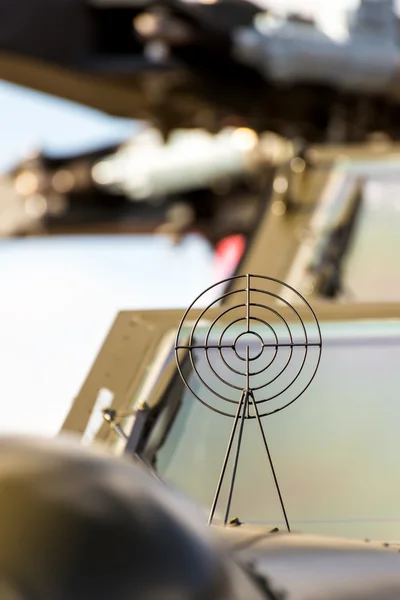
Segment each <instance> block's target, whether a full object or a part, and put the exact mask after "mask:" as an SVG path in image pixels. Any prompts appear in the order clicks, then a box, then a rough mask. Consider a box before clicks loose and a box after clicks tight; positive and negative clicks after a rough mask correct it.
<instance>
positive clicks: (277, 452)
mask: <svg viewBox="0 0 400 600" xmlns="http://www.w3.org/2000/svg"><path fill="white" fill-rule="evenodd" d="M321 329H322V335H323V352H322V358H321V363H320V368H319V371H318V373H317V375H316V377H315V379H314V381H313V383H312V385H311V386H310V388H308V390H307V391H306V392H305V393H304V395H303V396H302V397H301V398H299V399H298V400H297V401H296V402H295V403H294V404H292V405H291V406H289V407H288V408H286V409H285V410H283V411H281V412H278V413H276V414H273V415H271V416H269V417H266V418H265V419H263V424H264V429H265V432H266V436H267V439H268V442H269V445H270V450H271V453H272V457H273V460H274V462H275V466H276V471H277V474H278V478H279V480H280V485H281V488H282V493H283V497H284V501H285V504H286V508H287V512H288V516H289V519H290V521H291V524H292V528H293V529H301V530H305V531H310V532H320V533H326V534H337V535H345V536H352V537H360V536H363V537H365V536H368V537H371V538H376V539H386V540H388V539H391V540H393V539H400V498H399V497H398V495H399V494H398V492H399V490H400V475H399V471H400V470H399V467H400V455H399V452H398V430H399V423H400V400H399V398H398V388H399V380H400V368H399V359H400V321H396V322H389V321H387V322H358V323H342V324H340V323H339V324H338V323H335V324H327V323H325V324H322V326H321ZM211 359H212V358H211ZM205 360H206V359H205V358H204V355H203V357H200V358H199V359H198V362H197V361H196V365H198V369H199V370H200V371H201V369H202V368H203V367H204V364H203V365H202V361H203V363H205ZM282 360H285V358H284V357H282ZM276 366H277V368H278V367H279V363H278V364H277V365H276ZM294 366H295V367H296V364H295V365H294ZM206 372H207V370H206V369H205V368H204V373H203V372H202V374H205V373H206ZM204 377H205V378H206V377H207V376H206V375H204ZM238 377H239V376H238ZM233 380H234V378H233ZM206 381H207V378H206ZM238 381H239V380H238ZM190 382H191V385H192V386H193V389H195V390H198V389H199V388H198V387H196V386H198V382H197V379H196V378H194V376H193V375H192V377H191V381H190ZM222 386H223V384H222V383H221V387H220V388H219V391H221V390H222V389H223V387H222ZM238 387H239V386H238ZM236 392H237V393H238V394H239V396H237V395H236V396H235V395H233V397H236V398H238V397H239V398H240V390H236ZM207 393H208V394H209V392H207ZM208 398H209V400H210V403H213V404H214V405H217V406H218V402H221V403H222V400H220V401H215V400H214V399H213V398H212V397H211V396H210V395H209V396H208ZM182 400H183V402H182V407H181V409H180V411H179V413H178V416H177V418H176V419H175V421H174V424H173V426H172V428H171V429H170V432H169V435H168V437H167V439H166V441H165V443H164V445H163V446H162V448H161V449H160V450H159V452H158V455H157V468H158V471H159V472H160V474H161V475H162V476H163V477H164V478H165V479H166V480H167V481H170V482H171V483H173V484H174V485H176V486H177V487H178V488H180V489H181V490H183V491H184V492H185V493H187V494H188V495H189V496H191V497H192V498H193V499H194V500H196V501H197V502H199V503H200V504H201V505H203V506H204V507H205V508H209V507H210V505H211V503H212V499H213V495H214V492H215V488H216V484H217V480H218V476H219V472H220V469H221V465H222V461H223V457H224V453H225V450H226V446H227V441H228V438H229V434H230V429H231V427H232V421H233V419H230V418H227V417H224V416H221V415H220V414H218V413H216V412H212V411H211V410H209V409H208V408H206V407H205V406H203V405H202V404H201V403H200V402H198V401H197V400H196V399H195V398H194V397H193V394H191V393H190V392H189V391H186V390H185V392H184V393H183V397H182ZM220 406H222V404H220ZM224 492H225V493H226V486H225V490H224ZM224 497H226V495H225V496H224V493H223V494H222V498H223V499H224ZM224 504H225V503H224V502H222V504H220V507H219V509H218V510H217V513H216V517H217V518H223V508H224ZM231 516H232V517H234V516H238V517H239V518H240V519H241V520H243V521H247V522H249V521H250V522H263V523H268V524H271V525H278V526H281V527H284V523H283V519H282V514H281V511H280V507H279V504H278V499H277V496H276V493H275V490H274V487H273V482H272V478H271V473H270V471H269V467H268V462H267V457H266V455H265V451H264V450H263V445H262V441H261V437H260V435H259V431H258V429H257V424H256V422H255V421H249V422H247V423H246V427H245V435H244V440H243V446H242V453H241V457H240V461H239V470H238V477H237V484H236V491H235V494H234V498H233V503H232V510H231Z"/></svg>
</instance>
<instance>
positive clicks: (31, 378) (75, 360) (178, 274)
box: [0, 236, 213, 435]
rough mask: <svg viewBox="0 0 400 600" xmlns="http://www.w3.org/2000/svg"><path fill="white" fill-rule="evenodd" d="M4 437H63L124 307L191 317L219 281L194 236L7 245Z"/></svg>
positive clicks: (0, 352) (3, 268)
mask: <svg viewBox="0 0 400 600" xmlns="http://www.w3.org/2000/svg"><path fill="white" fill-rule="evenodd" d="M0 274H1V294H0V372H1V378H0V380H1V394H0V412H1V418H0V434H1V433H4V432H7V433H9V432H23V433H26V432H27V433H41V434H44V435H53V434H55V433H56V432H57V431H58V429H59V427H60V425H61V423H62V421H63V419H64V417H65V415H66V413H67V411H68V408H69V406H70V404H71V401H72V399H73V398H74V396H75V395H76V393H77V392H78V391H79V389H80V387H81V385H82V383H83V381H84V379H85V377H86V375H87V373H88V371H89V368H90V367H91V365H92V362H93V361H94V359H95V356H96V354H97V352H98V350H99V348H100V346H101V344H102V342H103V340H104V338H105V336H106V334H107V333H108V330H109V328H110V326H111V324H112V322H113V320H114V318H115V316H116V315H117V313H118V311H119V310H122V309H135V308H177V307H181V308H182V312H183V311H184V309H185V308H186V307H187V306H188V305H189V304H190V303H191V302H192V301H193V300H194V298H195V297H196V296H197V295H198V294H199V293H200V292H201V291H202V290H203V289H204V288H206V287H208V286H209V285H210V284H211V283H212V275H213V270H212V254H211V251H210V248H209V246H208V245H207V244H206V242H205V241H203V240H201V239H199V238H196V237H191V238H188V239H186V241H185V242H184V244H183V246H182V247H174V246H172V244H171V243H170V242H169V240H168V239H166V238H164V237H160V236H119V237H112V236H107V237H103V238H102V237H97V236H96V237H90V238H82V237H77V238H73V237H70V238H63V237H59V238H54V237H53V238H45V239H26V240H11V241H6V240H3V241H0Z"/></svg>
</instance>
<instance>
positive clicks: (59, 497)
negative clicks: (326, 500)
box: [0, 437, 400, 600]
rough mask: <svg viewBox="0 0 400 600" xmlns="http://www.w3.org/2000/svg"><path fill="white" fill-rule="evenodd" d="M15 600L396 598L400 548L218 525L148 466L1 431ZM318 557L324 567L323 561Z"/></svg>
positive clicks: (4, 567) (9, 580)
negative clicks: (203, 519) (210, 528)
mask: <svg viewBox="0 0 400 600" xmlns="http://www.w3.org/2000/svg"><path fill="white" fill-rule="evenodd" d="M0 464H1V470H0V485H1V495H0V524H1V529H2V545H1V549H0V571H1V578H0V591H1V594H2V595H1V597H2V599H4V600H16V599H18V600H38V599H40V600H47V599H49V600H54V599H55V598H57V599H58V600H72V599H74V600H80V599H82V600H87V599H88V598H96V599H98V600H106V599H107V600H109V599H110V598H112V599H113V600H114V599H115V600H126V599H128V598H129V599H130V598H135V600H136V599H137V600H164V599H165V600H171V599H178V598H179V600H191V599H193V600H214V599H215V600H262V599H265V600H282V598H287V599H288V600H291V599H293V600H309V599H311V598H312V599H315V600H322V599H324V600H326V599H329V600H359V599H360V598H363V600H377V599H378V598H379V600H395V599H397V598H398V597H399V594H400V575H399V561H400V556H399V554H398V552H397V550H395V549H391V548H385V547H383V546H382V545H380V546H379V545H378V544H373V543H365V542H364V543H359V542H352V541H349V540H340V539H331V538H322V537H321V538H318V537H316V536H303V535H299V534H290V535H288V534H279V533H276V532H270V533H268V530H267V529H266V528H251V527H250V528H246V527H243V526H240V525H236V526H235V525H234V524H233V523H232V525H231V527H228V528H219V527H216V528H214V534H216V539H218V537H219V538H220V540H219V542H218V543H217V542H216V541H215V539H214V540H213V538H212V537H211V536H210V534H209V532H207V531H206V529H205V527H202V525H201V524H200V521H199V518H198V515H197V514H196V511H195V510H194V509H193V507H192V506H191V505H190V504H189V503H187V502H185V501H184V499H183V498H181V497H180V496H179V495H177V494H175V493H173V492H172V491H171V490H170V489H168V487H166V486H165V485H163V484H162V483H161V482H159V481H157V480H156V478H154V477H153V476H152V475H151V474H150V473H147V472H146V471H145V470H144V469H143V468H142V467H139V466H138V465H137V466H135V465H134V464H129V463H127V462H123V461H121V460H116V459H113V458H111V457H110V456H109V455H107V454H106V453H104V451H102V450H99V449H97V450H96V449H93V448H92V449H91V450H88V449H85V448H83V447H80V446H78V445H77V443H76V442H72V441H70V440H68V441H67V440H60V439H59V440H37V439H23V438H12V437H3V438H2V439H0ZM316 561H317V562H318V569H317V570H316V569H315V564H316Z"/></svg>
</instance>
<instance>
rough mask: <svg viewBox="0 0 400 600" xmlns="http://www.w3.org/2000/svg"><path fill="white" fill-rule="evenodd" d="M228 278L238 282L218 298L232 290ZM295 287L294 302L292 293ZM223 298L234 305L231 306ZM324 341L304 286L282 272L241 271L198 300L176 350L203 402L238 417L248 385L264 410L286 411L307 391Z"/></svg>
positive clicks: (182, 328) (180, 365)
mask: <svg viewBox="0 0 400 600" xmlns="http://www.w3.org/2000/svg"><path fill="white" fill-rule="evenodd" d="M228 283H232V285H233V286H234V287H233V289H232V290H231V291H229V292H224V291H223V292H222V293H221V294H220V295H218V297H217V298H216V297H215V295H216V292H217V290H218V286H223V287H224V288H225V289H226V286H227V284H228ZM288 292H289V293H290V297H294V298H295V299H296V301H295V303H294V304H291V303H290V302H289V301H288V300H287V299H286V297H287V296H288ZM210 294H213V298H212V300H211V302H208V303H207V306H206V307H204V301H205V299H206V298H207V295H210ZM221 301H224V302H228V301H229V303H230V305H229V306H228V307H227V308H225V304H222V305H221V304H220V303H221ZM199 305H201V306H202V307H201V308H198V307H199ZM321 348H322V338H321V330H320V326H319V323H318V320H317V317H316V315H315V313H314V311H313V309H312V307H311V306H310V304H309V303H308V301H307V300H306V299H305V298H304V297H303V296H302V295H301V294H299V292H297V291H296V290H295V289H294V288H292V287H291V286H288V285H286V284H285V283H283V282H281V281H279V280H277V279H273V278H270V277H265V276H261V275H241V276H236V277H232V278H229V279H226V280H224V281H222V282H219V283H217V284H214V285H213V286H211V287H209V288H207V290H205V291H204V292H203V293H202V294H200V296H198V297H197V298H196V299H195V300H194V302H193V303H192V304H191V306H190V307H189V308H188V309H187V311H186V312H185V314H184V316H183V318H182V320H181V323H180V325H179V328H178V332H177V336H176V343H175V356H176V361H177V366H178V370H179V372H180V375H181V377H182V379H183V381H184V383H185V385H186V386H187V388H188V389H189V390H190V392H191V393H192V394H193V395H194V396H195V397H196V398H197V399H198V400H199V401H200V402H201V403H202V404H204V405H205V406H207V407H208V408H210V409H211V410H213V411H216V412H218V413H220V414H222V415H226V416H229V417H234V416H235V412H236V410H235V406H233V405H237V404H238V403H239V402H240V398H241V393H242V392H243V391H244V390H248V391H251V392H252V396H253V398H254V400H255V402H256V404H257V406H258V411H259V414H260V416H261V417H262V416H266V415H270V414H273V413H276V412H279V411H281V410H283V409H284V408H286V407H287V406H289V405H290V404H292V403H293V402H294V401H295V400H297V398H299V397H300V396H301V395H302V394H303V393H304V392H305V391H306V389H307V388H308V387H309V385H310V383H311V381H312V380H313V379H314V377H315V375H316V372H317V369H318V366H319V362H320V358H321ZM187 360H188V361H190V364H191V367H192V370H191V373H189V375H187V374H186V373H187V369H185V368H184V361H187ZM261 405H262V407H261ZM247 418H254V415H251V414H250V413H249V414H248V416H247Z"/></svg>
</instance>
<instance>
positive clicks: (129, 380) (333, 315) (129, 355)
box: [61, 303, 400, 439]
mask: <svg viewBox="0 0 400 600" xmlns="http://www.w3.org/2000/svg"><path fill="white" fill-rule="evenodd" d="M313 308H314V310H315V312H316V315H317V317H318V319H319V320H320V322H322V321H346V320H366V319H399V318H400V304H397V303H396V304H350V305H335V304H332V303H319V304H318V303H316V304H314V305H313ZM220 312H221V310H220V309H219V308H214V309H211V310H210V311H208V312H207V319H214V318H215V317H216V316H218V315H219V314H220ZM279 312H280V314H282V315H283V316H285V318H288V319H289V320H290V319H291V315H290V312H289V311H288V310H287V309H286V308H285V307H282V306H280V307H279ZM199 314H200V310H199V311H193V313H192V315H193V318H196V317H197V316H198V315H199ZM182 315H183V311H182V310H161V311H159V310H157V311H123V312H120V313H119V315H118V316H117V318H116V320H115V322H114V325H113V326H112V328H111V330H110V332H109V334H108V336H107V338H106V340H105V342H104V344H103V347H102V348H101V350H100V352H99V354H98V356H97V358H96V360H95V362H94V364H93V366H92V369H91V370H90V372H89V375H88V377H87V378H86V381H85V382H84V384H83V386H82V388H81V390H80V392H79V394H78V395H77V397H76V398H75V400H74V402H73V405H72V407H71V410H70V412H69V414H68V416H67V418H66V420H65V422H64V424H63V426H62V428H61V431H62V432H66V431H68V432H74V433H77V434H78V435H83V433H84V431H85V429H86V427H87V425H88V422H89V419H90V417H91V414H92V411H93V408H94V406H95V404H96V400H97V397H98V395H99V392H100V391H101V390H102V389H104V388H105V389H107V390H109V391H110V392H111V393H112V395H113V401H112V404H111V407H112V408H114V409H115V410H117V411H119V412H125V411H127V410H129V408H130V406H131V404H132V399H133V398H134V397H135V396H136V395H137V393H138V391H139V389H140V386H141V384H142V382H143V379H144V376H145V374H146V371H147V370H148V369H149V367H150V365H151V363H152V361H153V359H154V357H155V355H156V352H157V350H158V348H159V346H160V343H161V341H162V339H163V338H164V337H165V336H166V335H167V334H168V333H170V332H171V331H176V330H177V328H178V325H179V322H180V320H181V318H182ZM255 316H256V315H255ZM273 319H274V316H273V315H271V321H273ZM227 322H228V321H227ZM223 323H224V320H223V319H221V324H223ZM168 375H169V374H168V373H167V374H166V376H165V378H164V380H163V379H162V380H161V381H160V382H159V385H158V386H157V387H156V389H155V391H154V393H155V394H156V396H159V394H160V393H161V391H162V389H163V388H164V387H165V385H166V384H167V379H168ZM108 433H109V429H108V426H105V427H104V428H102V430H101V431H100V434H99V436H96V437H97V439H106V438H107V435H108Z"/></svg>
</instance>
